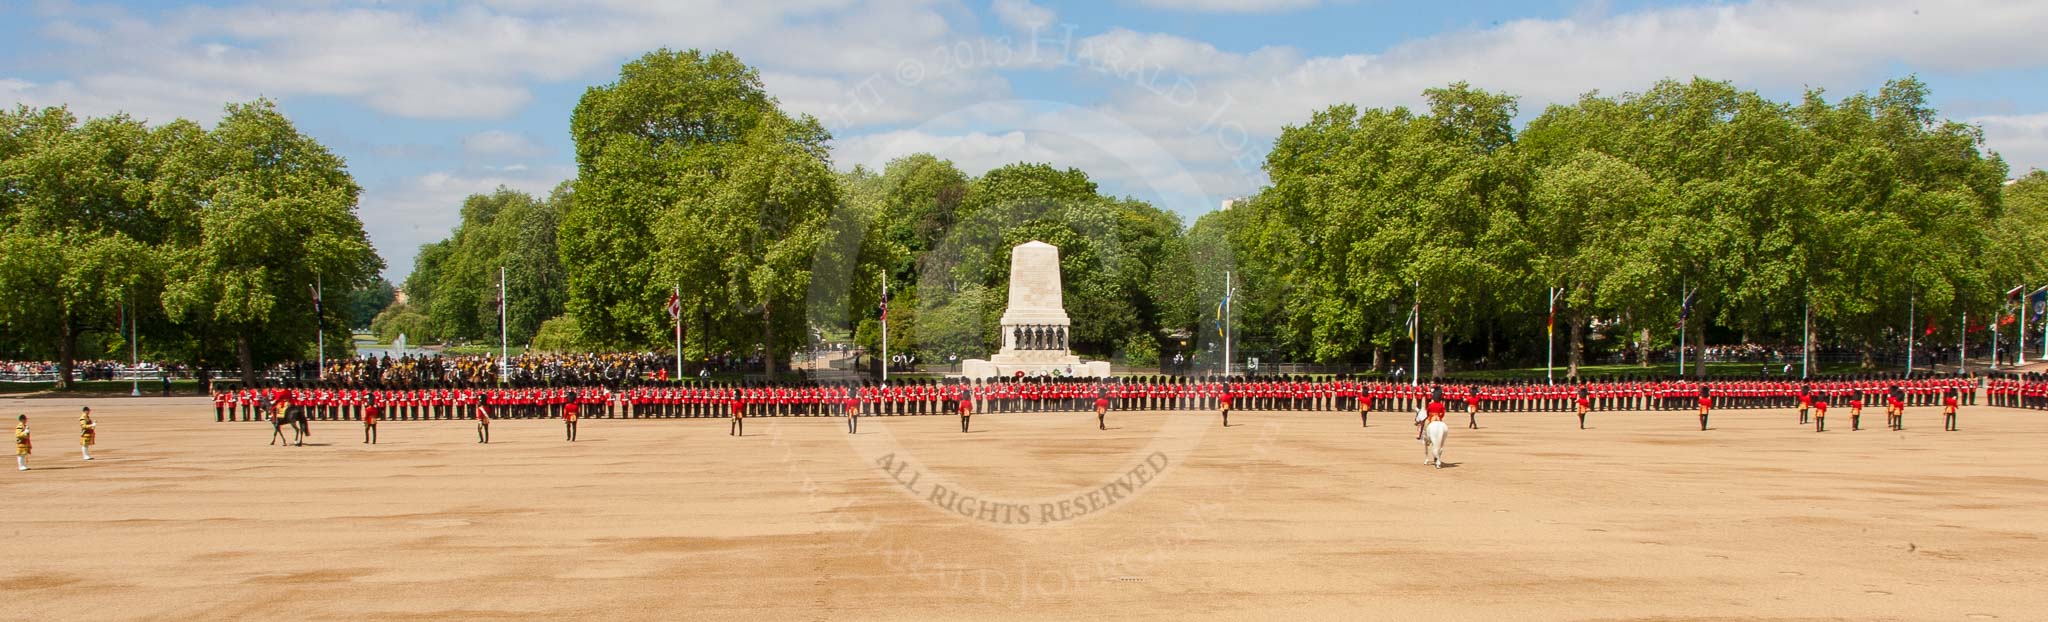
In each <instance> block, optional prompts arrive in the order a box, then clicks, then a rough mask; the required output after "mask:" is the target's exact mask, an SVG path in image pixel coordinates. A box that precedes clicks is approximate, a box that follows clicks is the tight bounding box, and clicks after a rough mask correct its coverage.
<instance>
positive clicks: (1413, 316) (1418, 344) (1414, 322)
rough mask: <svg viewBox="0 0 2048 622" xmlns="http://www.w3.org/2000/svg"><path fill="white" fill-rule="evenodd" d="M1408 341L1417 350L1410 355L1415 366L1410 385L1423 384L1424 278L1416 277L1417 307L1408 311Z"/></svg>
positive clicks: (1409, 381)
mask: <svg viewBox="0 0 2048 622" xmlns="http://www.w3.org/2000/svg"><path fill="white" fill-rule="evenodd" d="M1408 342H1409V343H1412V344H1414V345H1415V351H1414V353H1413V354H1411V355H1410V356H1409V357H1408V364H1409V365H1414V366H1415V372H1414V373H1411V374H1408V386H1411V387H1413V386H1421V385H1422V279H1415V308H1414V309H1413V310H1410V311H1409V312H1408Z"/></svg>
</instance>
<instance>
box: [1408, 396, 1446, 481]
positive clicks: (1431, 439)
mask: <svg viewBox="0 0 2048 622" xmlns="http://www.w3.org/2000/svg"><path fill="white" fill-rule="evenodd" d="M1428 419H1429V414H1428V413H1427V412H1424V411H1423V410H1422V409H1420V408H1417V409H1415V423H1416V425H1420V426H1422V463H1423V464H1426V465H1430V466H1434V467H1436V468H1439V469H1441V468H1444V434H1445V433H1446V432H1448V431H1449V430H1450V426H1447V425H1444V422H1442V421H1429V422H1428V424H1426V425H1425V424H1424V423H1423V422H1424V421H1428Z"/></svg>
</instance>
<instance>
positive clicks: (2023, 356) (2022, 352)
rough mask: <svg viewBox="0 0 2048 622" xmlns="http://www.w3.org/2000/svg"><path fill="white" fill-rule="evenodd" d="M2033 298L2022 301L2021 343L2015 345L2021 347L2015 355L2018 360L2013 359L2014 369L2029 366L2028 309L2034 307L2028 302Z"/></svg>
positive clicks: (2023, 287) (2022, 299) (2024, 287)
mask: <svg viewBox="0 0 2048 622" xmlns="http://www.w3.org/2000/svg"><path fill="white" fill-rule="evenodd" d="M2026 287H2027V286H2026V285H2025V284H2021V285H2020V286H2019V287H2015V288H2013V289H2026ZM2032 297H2033V295H2031V294H2029V295H2028V297H2027V298H2021V299H2020V313H2019V320H2020V340H2019V343H2016V344H2013V345H2017V346H2019V352H2017V353H2015V356H2017V357H2018V358H2015V359H2013V366H2014V367H2019V366H2023V365H2026V364H2027V312H2028V311H2030V310H2031V309H2028V307H2031V306H2034V305H2033V303H2031V302H2029V301H2028V300H2029V299H2030V298H2032Z"/></svg>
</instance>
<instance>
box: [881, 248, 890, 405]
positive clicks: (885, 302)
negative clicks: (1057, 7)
mask: <svg viewBox="0 0 2048 622" xmlns="http://www.w3.org/2000/svg"><path fill="white" fill-rule="evenodd" d="M882 384H885V385H886V384H889V273H888V272H887V271H883V272H882Z"/></svg>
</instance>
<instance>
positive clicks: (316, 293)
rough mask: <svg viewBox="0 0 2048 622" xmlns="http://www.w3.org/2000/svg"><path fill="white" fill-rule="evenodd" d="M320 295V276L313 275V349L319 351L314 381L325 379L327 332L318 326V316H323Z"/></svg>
mask: <svg viewBox="0 0 2048 622" xmlns="http://www.w3.org/2000/svg"><path fill="white" fill-rule="evenodd" d="M321 293H322V292H321V287H320V275H318V274H315V275H313V335H314V337H313V342H314V344H315V345H314V346H313V347H315V348H317V349H318V350H319V352H318V354H317V355H316V357H315V358H316V360H318V361H319V364H320V368H319V369H317V370H314V372H313V378H314V379H315V380H318V379H322V378H326V377H327V331H325V330H321V326H320V316H321V315H324V313H323V311H324V310H323V309H321V306H322V304H323V303H324V302H325V301H322V300H320V295H321Z"/></svg>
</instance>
